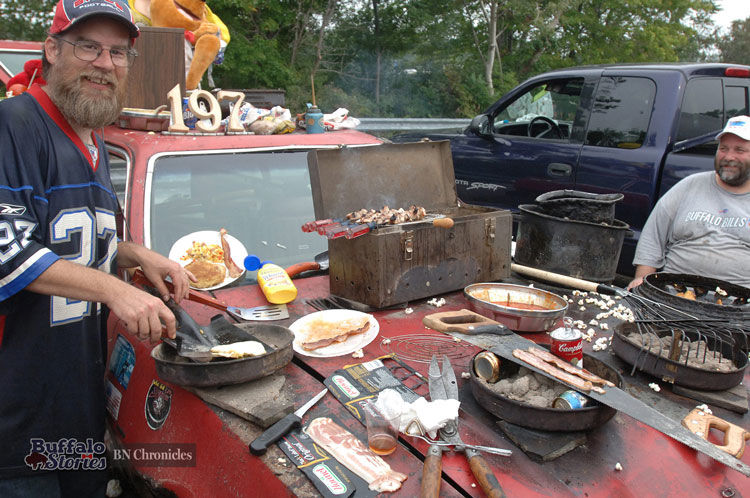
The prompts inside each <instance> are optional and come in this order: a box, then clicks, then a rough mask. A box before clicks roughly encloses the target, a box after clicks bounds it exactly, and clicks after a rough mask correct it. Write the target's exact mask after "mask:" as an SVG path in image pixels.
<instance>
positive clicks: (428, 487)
mask: <svg viewBox="0 0 750 498" xmlns="http://www.w3.org/2000/svg"><path fill="white" fill-rule="evenodd" d="M442 470H443V450H442V449H440V446H436V445H432V446H430V449H429V450H427V456H426V457H425V459H424V469H423V470H422V487H421V489H420V491H419V496H420V498H438V497H439V496H440V483H441V482H442Z"/></svg>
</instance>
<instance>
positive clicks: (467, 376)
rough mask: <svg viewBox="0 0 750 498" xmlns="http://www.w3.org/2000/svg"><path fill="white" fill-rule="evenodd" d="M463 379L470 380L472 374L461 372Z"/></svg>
mask: <svg viewBox="0 0 750 498" xmlns="http://www.w3.org/2000/svg"><path fill="white" fill-rule="evenodd" d="M461 378H462V379H470V378H471V374H470V373H469V372H461Z"/></svg>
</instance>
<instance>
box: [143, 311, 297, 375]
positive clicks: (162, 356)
mask: <svg viewBox="0 0 750 498" xmlns="http://www.w3.org/2000/svg"><path fill="white" fill-rule="evenodd" d="M238 326H239V327H241V328H243V329H244V330H246V331H247V332H249V334H250V335H252V336H254V337H248V339H247V340H253V338H255V339H258V340H260V341H261V342H263V343H265V344H267V345H268V346H271V347H272V348H273V349H272V350H271V351H270V352H268V353H266V354H264V355H262V356H253V357H249V358H238V359H223V358H215V359H213V360H211V361H210V362H208V363H196V362H193V361H191V360H188V359H186V358H182V357H180V356H178V355H177V354H176V353H175V351H174V349H172V348H171V347H169V346H166V345H165V344H159V345H157V346H156V347H155V348H154V349H152V350H151V357H152V358H153V359H154V361H155V362H156V372H157V374H158V375H159V378H161V379H162V380H165V381H167V382H171V383H173V384H177V385H180V386H195V387H215V386H225V385H230V384H241V383H243V382H248V381H251V380H255V379H259V378H261V377H265V376H266V375H270V374H272V373H273V372H275V371H276V370H279V369H281V368H283V367H285V366H286V365H287V364H288V363H289V362H290V361H291V360H292V357H293V356H294V351H293V350H292V341H293V340H294V334H293V333H292V331H291V330H289V329H288V328H286V327H282V326H280V325H270V324H241V325H238Z"/></svg>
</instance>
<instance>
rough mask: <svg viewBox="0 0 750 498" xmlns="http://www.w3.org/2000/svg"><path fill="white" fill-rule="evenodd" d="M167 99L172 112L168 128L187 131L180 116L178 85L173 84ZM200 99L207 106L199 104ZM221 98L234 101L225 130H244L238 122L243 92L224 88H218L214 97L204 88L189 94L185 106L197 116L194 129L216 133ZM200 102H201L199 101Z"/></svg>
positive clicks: (218, 126) (219, 124)
mask: <svg viewBox="0 0 750 498" xmlns="http://www.w3.org/2000/svg"><path fill="white" fill-rule="evenodd" d="M167 99H168V100H169V108H170V111H171V112H172V122H171V124H170V125H169V128H168V130H169V131H170V132H172V133H188V132H189V131H190V128H188V127H187V126H186V125H185V120H184V119H183V118H182V94H181V93H180V85H175V86H174V88H172V89H171V90H170V91H169V93H168V94H167ZM200 100H202V101H203V102H205V103H206V104H207V108H204V106H203V105H199V101H200ZM223 100H231V101H233V102H234V105H233V106H232V112H231V113H230V115H229V122H228V123H227V128H226V131H227V132H228V133H237V132H244V131H245V127H244V126H243V125H242V122H240V107H241V106H242V102H243V101H244V100H245V94H244V93H242V92H229V91H226V90H220V91H219V92H218V93H217V94H216V97H214V96H213V95H211V94H210V93H208V92H207V91H206V90H197V91H194V92H192V93H191V94H190V97H189V98H188V103H187V107H188V110H189V111H190V112H192V113H193V115H194V116H195V117H196V118H198V121H197V122H196V123H195V129H196V130H197V131H200V132H203V133H216V132H218V131H219V128H220V127H221V108H220V107H219V102H221V101H223ZM201 104H202V103H201Z"/></svg>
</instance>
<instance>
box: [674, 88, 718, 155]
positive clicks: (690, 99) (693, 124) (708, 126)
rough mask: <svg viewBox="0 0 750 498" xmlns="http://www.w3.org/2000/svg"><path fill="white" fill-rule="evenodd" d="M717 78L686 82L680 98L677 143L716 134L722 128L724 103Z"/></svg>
mask: <svg viewBox="0 0 750 498" xmlns="http://www.w3.org/2000/svg"><path fill="white" fill-rule="evenodd" d="M721 87H722V84H721V79H719V78H695V79H692V80H690V81H688V83H687V86H686V87H685V95H684V96H683V97H682V107H681V110H680V124H679V128H678V130H677V141H680V140H686V139H688V138H694V137H699V136H701V135H705V134H707V133H712V132H718V131H719V130H721V128H722V127H723V126H724V102H722V88H721Z"/></svg>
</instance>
